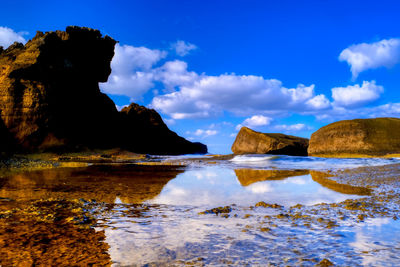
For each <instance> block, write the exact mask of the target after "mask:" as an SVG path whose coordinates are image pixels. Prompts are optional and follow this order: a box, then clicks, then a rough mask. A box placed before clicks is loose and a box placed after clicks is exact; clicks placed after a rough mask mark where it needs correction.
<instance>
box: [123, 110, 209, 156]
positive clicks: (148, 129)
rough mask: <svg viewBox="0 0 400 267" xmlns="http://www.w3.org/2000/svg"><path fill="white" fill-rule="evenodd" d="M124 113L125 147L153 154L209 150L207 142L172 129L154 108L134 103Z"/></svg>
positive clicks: (192, 152) (202, 152)
mask: <svg viewBox="0 0 400 267" xmlns="http://www.w3.org/2000/svg"><path fill="white" fill-rule="evenodd" d="M121 117H122V121H123V124H122V131H121V140H123V143H122V147H123V148H125V149H128V150H131V151H135V152H138V153H150V154H196V153H201V154H204V153H207V146H205V145H203V144H201V143H192V142H189V141H187V140H186V139H184V138H182V137H180V136H178V135H177V134H176V133H174V132H173V131H171V130H170V129H168V127H167V125H165V123H164V121H163V120H162V118H161V116H160V115H159V114H158V113H157V112H156V111H155V110H154V109H148V108H145V107H143V106H140V105H138V104H135V103H132V104H130V105H129V106H128V107H125V108H123V109H122V110H121ZM131 140H137V141H136V142H132V141H131Z"/></svg>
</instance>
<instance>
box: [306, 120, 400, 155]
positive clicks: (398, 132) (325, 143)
mask: <svg viewBox="0 0 400 267" xmlns="http://www.w3.org/2000/svg"><path fill="white" fill-rule="evenodd" d="M308 153H309V154H310V155H315V156H329V157H341V156H350V157H353V156H355V157H356V156H384V155H386V154H396V153H400V119H398V118H376V119H356V120H345V121H338V122H334V123H331V124H329V125H327V126H324V127H322V128H321V129H319V130H318V131H316V132H315V133H313V134H312V135H311V139H310V146H309V148H308Z"/></svg>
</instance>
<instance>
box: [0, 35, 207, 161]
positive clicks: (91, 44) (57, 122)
mask: <svg viewBox="0 0 400 267" xmlns="http://www.w3.org/2000/svg"><path fill="white" fill-rule="evenodd" d="M115 43H116V41H114V40H113V39H112V38H110V37H108V36H105V37H103V36H102V35H101V33H100V32H99V31H98V30H92V29H88V28H81V27H67V29H66V31H55V32H48V33H45V34H43V33H41V32H38V33H37V34H36V36H35V37H34V38H33V39H32V40H30V41H29V42H28V43H27V44H26V45H22V44H19V43H14V44H13V45H11V46H10V47H9V48H7V49H6V50H0V110H1V119H2V120H3V122H4V125H5V126H6V128H7V129H8V131H9V133H10V135H11V136H12V139H13V141H14V145H15V147H16V149H18V150H22V151H37V150H39V151H40V150H48V149H62V150H77V149H78V150H79V149H82V148H110V147H127V148H130V149H132V150H133V151H134V152H139V150H138V151H135V149H136V148H138V147H140V152H144V153H152V152H155V153H160V154H182V153H200V152H203V153H204V152H206V148H205V146H200V145H198V144H192V143H191V142H189V141H186V140H184V139H183V138H181V137H179V136H177V135H176V134H175V133H173V132H171V131H170V130H169V129H168V128H167V127H166V126H165V124H164V123H163V122H162V120H161V118H160V117H159V116H158V117H157V116H153V118H154V119H153V120H151V121H147V122H144V120H146V119H145V117H143V116H142V117H143V120H142V121H140V120H139V121H138V120H137V119H136V117H135V116H134V115H132V114H133V113H134V112H135V110H137V109H134V110H133V111H132V112H131V115H127V113H126V112H122V113H119V112H118V111H117V109H116V108H115V104H114V103H113V101H112V100H111V99H110V98H109V97H108V96H107V95H105V94H103V93H101V92H100V90H99V85H98V83H99V82H106V81H107V79H108V76H109V74H110V73H111V68H110V62H111V59H112V57H113V55H114V46H115ZM140 110H142V111H143V110H146V109H145V108H144V107H142V108H140ZM148 112H149V114H150V113H155V111H148ZM157 115H158V114H157ZM139 117H140V116H139ZM136 123H138V124H136ZM144 125H147V126H145V127H144ZM0 130H1V129H0ZM127 130H129V132H127ZM149 131H152V132H151V133H149ZM139 132H140V134H137V133H139ZM156 132H157V133H156ZM129 133H132V134H133V133H135V134H133V135H132V136H130V135H129ZM139 138H140V139H139ZM153 138H157V141H155V140H154V139H153ZM164 142H165V143H167V142H168V144H175V145H176V146H175V147H174V146H172V145H164V146H160V147H159V148H158V149H154V144H157V145H160V144H164ZM147 148H148V149H147Z"/></svg>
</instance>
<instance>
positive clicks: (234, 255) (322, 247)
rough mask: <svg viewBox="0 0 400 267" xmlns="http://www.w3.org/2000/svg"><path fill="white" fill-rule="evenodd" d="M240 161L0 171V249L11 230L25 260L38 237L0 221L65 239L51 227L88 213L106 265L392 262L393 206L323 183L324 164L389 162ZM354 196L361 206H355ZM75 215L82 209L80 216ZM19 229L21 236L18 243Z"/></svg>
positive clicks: (396, 245) (398, 238) (396, 230)
mask: <svg viewBox="0 0 400 267" xmlns="http://www.w3.org/2000/svg"><path fill="white" fill-rule="evenodd" d="M249 158H250V157H249ZM249 158H248V159H246V158H244V157H240V158H236V160H235V159H234V160H225V161H220V162H217V163H214V162H212V164H209V163H207V162H204V161H200V162H198V163H196V162H195V163H193V164H189V166H187V167H184V166H172V165H171V166H161V165H155V166H146V165H134V164H111V165H92V166H89V167H83V168H58V169H49V170H42V171H33V172H25V173H18V174H15V175H12V176H9V177H6V178H3V179H2V180H1V187H0V200H1V201H0V208H1V212H2V215H1V216H0V223H2V224H3V225H1V226H2V228H0V230H1V229H4V231H3V232H2V231H0V256H4V255H13V254H12V253H11V252H9V251H8V250H10V247H9V246H7V242H11V241H10V240H6V238H14V237H15V235H16V236H17V238H16V240H21V244H25V245H24V246H22V245H21V246H20V247H19V246H17V245H15V246H13V247H12V249H13V251H14V252H15V253H19V254H21V255H22V254H24V253H25V254H27V255H31V256H30V257H31V258H32V262H34V263H35V255H36V254H37V251H40V249H41V242H44V241H43V240H44V239H41V237H40V238H38V237H37V236H36V235H34V234H32V233H29V234H23V233H17V232H16V233H14V234H15V235H13V234H10V233H9V232H10V231H9V230H7V229H12V227H14V229H17V228H18V227H21V229H25V228H23V227H22V226H24V225H26V228H28V230H27V232H28V231H29V229H31V231H32V232H34V231H35V230H33V229H36V228H35V227H36V226H38V225H41V224H42V223H43V224H44V225H45V226H43V227H42V228H40V230H38V231H39V232H40V235H47V234H49V235H50V236H52V238H53V239H56V238H65V237H61V236H62V234H61V235H60V237H57V236H54V234H53V235H51V232H54V231H53V230H52V227H57V229H58V231H61V233H62V231H63V230H62V229H65V231H67V229H68V231H70V230H71V229H75V227H78V228H77V229H81V228H79V227H81V225H84V224H85V222H82V220H83V221H85V220H89V219H85V218H89V217H90V218H93V220H94V221H92V222H91V223H90V224H88V225H89V226H88V227H89V229H94V230H95V232H92V234H93V235H99V238H98V240H99V241H98V242H101V243H103V244H106V246H104V248H106V249H104V251H103V252H100V254H98V255H102V260H103V261H102V262H101V264H102V265H104V255H106V260H107V257H108V260H107V261H108V263H107V264H111V265H114V266H143V265H152V264H154V265H185V264H193V265H199V266H201V265H252V266H254V265H256V266H257V265H259V266H265V265H268V264H272V265H279V266H280V265H282V266H285V265H315V264H318V263H320V262H322V263H324V262H325V263H327V262H331V263H334V264H337V265H351V266H377V265H384V266H391V265H393V266H395V265H398V264H400V258H399V256H398V252H399V250H400V225H399V223H398V221H397V220H396V219H395V218H394V216H392V214H393V212H392V213H390V216H389V215H388V214H389V213H384V212H385V209H388V207H386V206H382V207H381V206H379V207H378V208H375V207H371V208H370V207H369V206H368V207H367V206H365V207H364V206H363V205H364V204H363V203H364V202H365V201H367V200H368V201H369V200H370V199H371V198H373V197H374V194H373V193H371V192H373V189H368V188H363V187H360V186H355V185H346V184H338V183H332V182H331V181H330V180H329V171H331V170H334V169H346V168H353V167H355V166H356V167H358V166H365V165H367V166H371V165H382V164H387V163H388V162H389V163H394V161H396V160H387V161H378V160H373V159H366V160H359V161H357V160H346V159H343V160H341V159H336V160H334V161H333V160H332V161H329V160H322V159H310V158H304V159H303V160H301V158H300V157H288V158H286V161H284V158H285V157H274V158H268V159H260V158H259V157H255V159H252V158H250V159H249ZM170 159H171V158H168V160H170ZM321 162H322V163H321ZM289 165H292V166H293V168H289V167H287V166H289ZM328 167H329V168H328ZM371 190H372V191H371ZM371 195H372V196H371ZM79 199H80V200H79ZM349 199H350V200H349ZM60 201H72V202H73V203H78V204H76V205H82V208H81V209H80V208H77V207H75V206H74V205H75V204H74V205H72V206H73V207H74V209H72V208H71V210H72V211H73V212H75V213H73V215H68V216H70V217H67V215H65V216H64V215H63V214H65V213H68V212H69V211H65V209H69V206H68V205H69V204H68V205H67V204H65V203H64V202H62V204H60ZM373 201H375V200H373ZM393 201H394V202H393V203H395V202H396V201H397V202H398V199H397V200H393ZM397 202H396V203H397ZM49 203H50V204H49ZM68 203H69V202H68ZM360 203H361V204H360ZM393 203H391V204H393ZM357 205H359V206H360V205H361V206H360V207H361V208H360V209H359V210H361V211H362V212H363V213H360V211H358V210H356V211H355V209H353V207H354V206H357ZM379 205H381V204H379ZM392 206H393V205H392ZM357 207H358V206H357ZM374 209H376V210H374ZM378 209H379V211H381V210H383V212H382V214H383V215H382V214H381V213H379V214H378V213H377V210H378ZM10 210H13V212H8V211H10ZM54 210H56V212H55V213H54V214H55V215H53V213H52V212H53V211H54ZM60 210H61V211H60ZM80 212H84V214H85V215H84V216H81V217H79V216H78V215H79V214H78V213H80ZM368 212H369V213H368ZM47 213H48V214H47ZM50 213H52V214H50ZM364 213H365V214H367V213H368V214H370V213H371V214H376V216H375V215H374V216H366V215H365V216H364ZM60 214H61V215H60ZM68 214H69V213H68ZM74 214H75V215H74ZM76 214H78V215H76ZM360 214H361V215H363V216H364V217H360ZM385 214H386V216H385ZM47 215H49V216H47ZM50 215H51V216H50ZM13 216H14V217H13ZM46 216H47V217H46ZM63 216H64V217H63ZM74 216H75V217H74ZM43 217H45V219H43ZM78 217H79V218H81V219H79V220H80V221H79V220H78V219H77V218H78ZM392 217H393V218H392ZM22 218H23V219H22ZM69 218H71V219H69ZM64 221H65V222H64ZM60 222H62V227H64V228H62V227H61V228H60V225H59V224H60ZM64 223H65V224H64ZM18 229H20V228H18ZM60 229H61V230H60ZM82 229H83V228H82ZM85 229H86V228H85ZM19 231H22V230H19ZM46 231H48V232H49V233H47V232H46ZM82 231H83V230H82ZM85 231H88V230H85ZM77 232H78V233H79V232H81V230H77ZM82 233H83V232H82ZM85 234H87V233H86V232H85ZM32 235H34V237H35V238H33V237H32ZM24 238H27V239H29V240H31V241H29V242H28V241H26V242H24ZM46 238H47V237H46ZM69 238H72V240H74V239H73V238H75V237H74V236H73V237H69ZM76 238H77V240H79V241H76V242H81V243H82V244H83V247H84V250H85V251H86V253H88V254H90V251H91V245H93V244H91V245H88V246H84V242H85V241H84V240H83V239H82V238H81V237H79V234H78V236H76ZM46 240H47V241H46V242H47V243H46V249H45V251H44V252H42V254H40V253H39V254H40V255H41V257H44V258H45V257H46V253H50V252H48V251H51V249H49V248H52V245H51V244H52V242H53V241H52V239H51V238H50V239H49V238H47V239H46ZM48 240H50V241H48ZM96 240H97V239H96ZM27 242H28V243H27ZM49 242H50V243H49ZM88 242H89V241H88ZM90 242H93V241H90ZM16 243H18V242H16ZM26 244H29V245H26ZM55 244H56V243H55ZM73 244H74V243H73V242H72V241H71V245H70V246H74V245H73ZM7 249H8V250H7ZM46 251H47V252H46ZM63 251H64V250H63ZM35 253H36V254H35ZM43 253H44V254H43ZM96 253H97V252H96ZM33 254H35V255H33ZM56 255H58V256H56V257H61V259H62V257H63V254H62V253H58V252H57V253H56ZM93 255H94V256H93V260H92V261H91V262H92V263H96V262H95V259H96V255H97V254H93ZM51 256H52V257H54V255H51ZM4 257H6V256H4ZM64 257H66V256H65V255H64ZM69 257H71V259H74V258H73V257H74V256H73V255H72V256H71V255H69ZM77 262H78V264H79V261H77ZM2 263H3V264H4V263H7V261H4V262H2ZM36 263H37V262H36ZM322 263H321V264H322ZM107 264H106V265H107ZM4 265H6V264H4Z"/></svg>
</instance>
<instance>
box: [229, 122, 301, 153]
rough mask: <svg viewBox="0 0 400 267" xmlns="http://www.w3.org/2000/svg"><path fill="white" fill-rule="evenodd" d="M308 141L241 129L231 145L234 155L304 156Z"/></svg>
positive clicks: (295, 137)
mask: <svg viewBox="0 0 400 267" xmlns="http://www.w3.org/2000/svg"><path fill="white" fill-rule="evenodd" d="M307 147H308V139H307V138H302V137H297V136H292V135H285V134H281V133H260V132H256V131H253V130H251V129H249V128H247V127H242V128H241V129H240V131H239V133H238V134H237V136H236V139H235V142H234V143H233V145H232V151H233V153H235V154H276V155H293V156H306V155H307Z"/></svg>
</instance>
